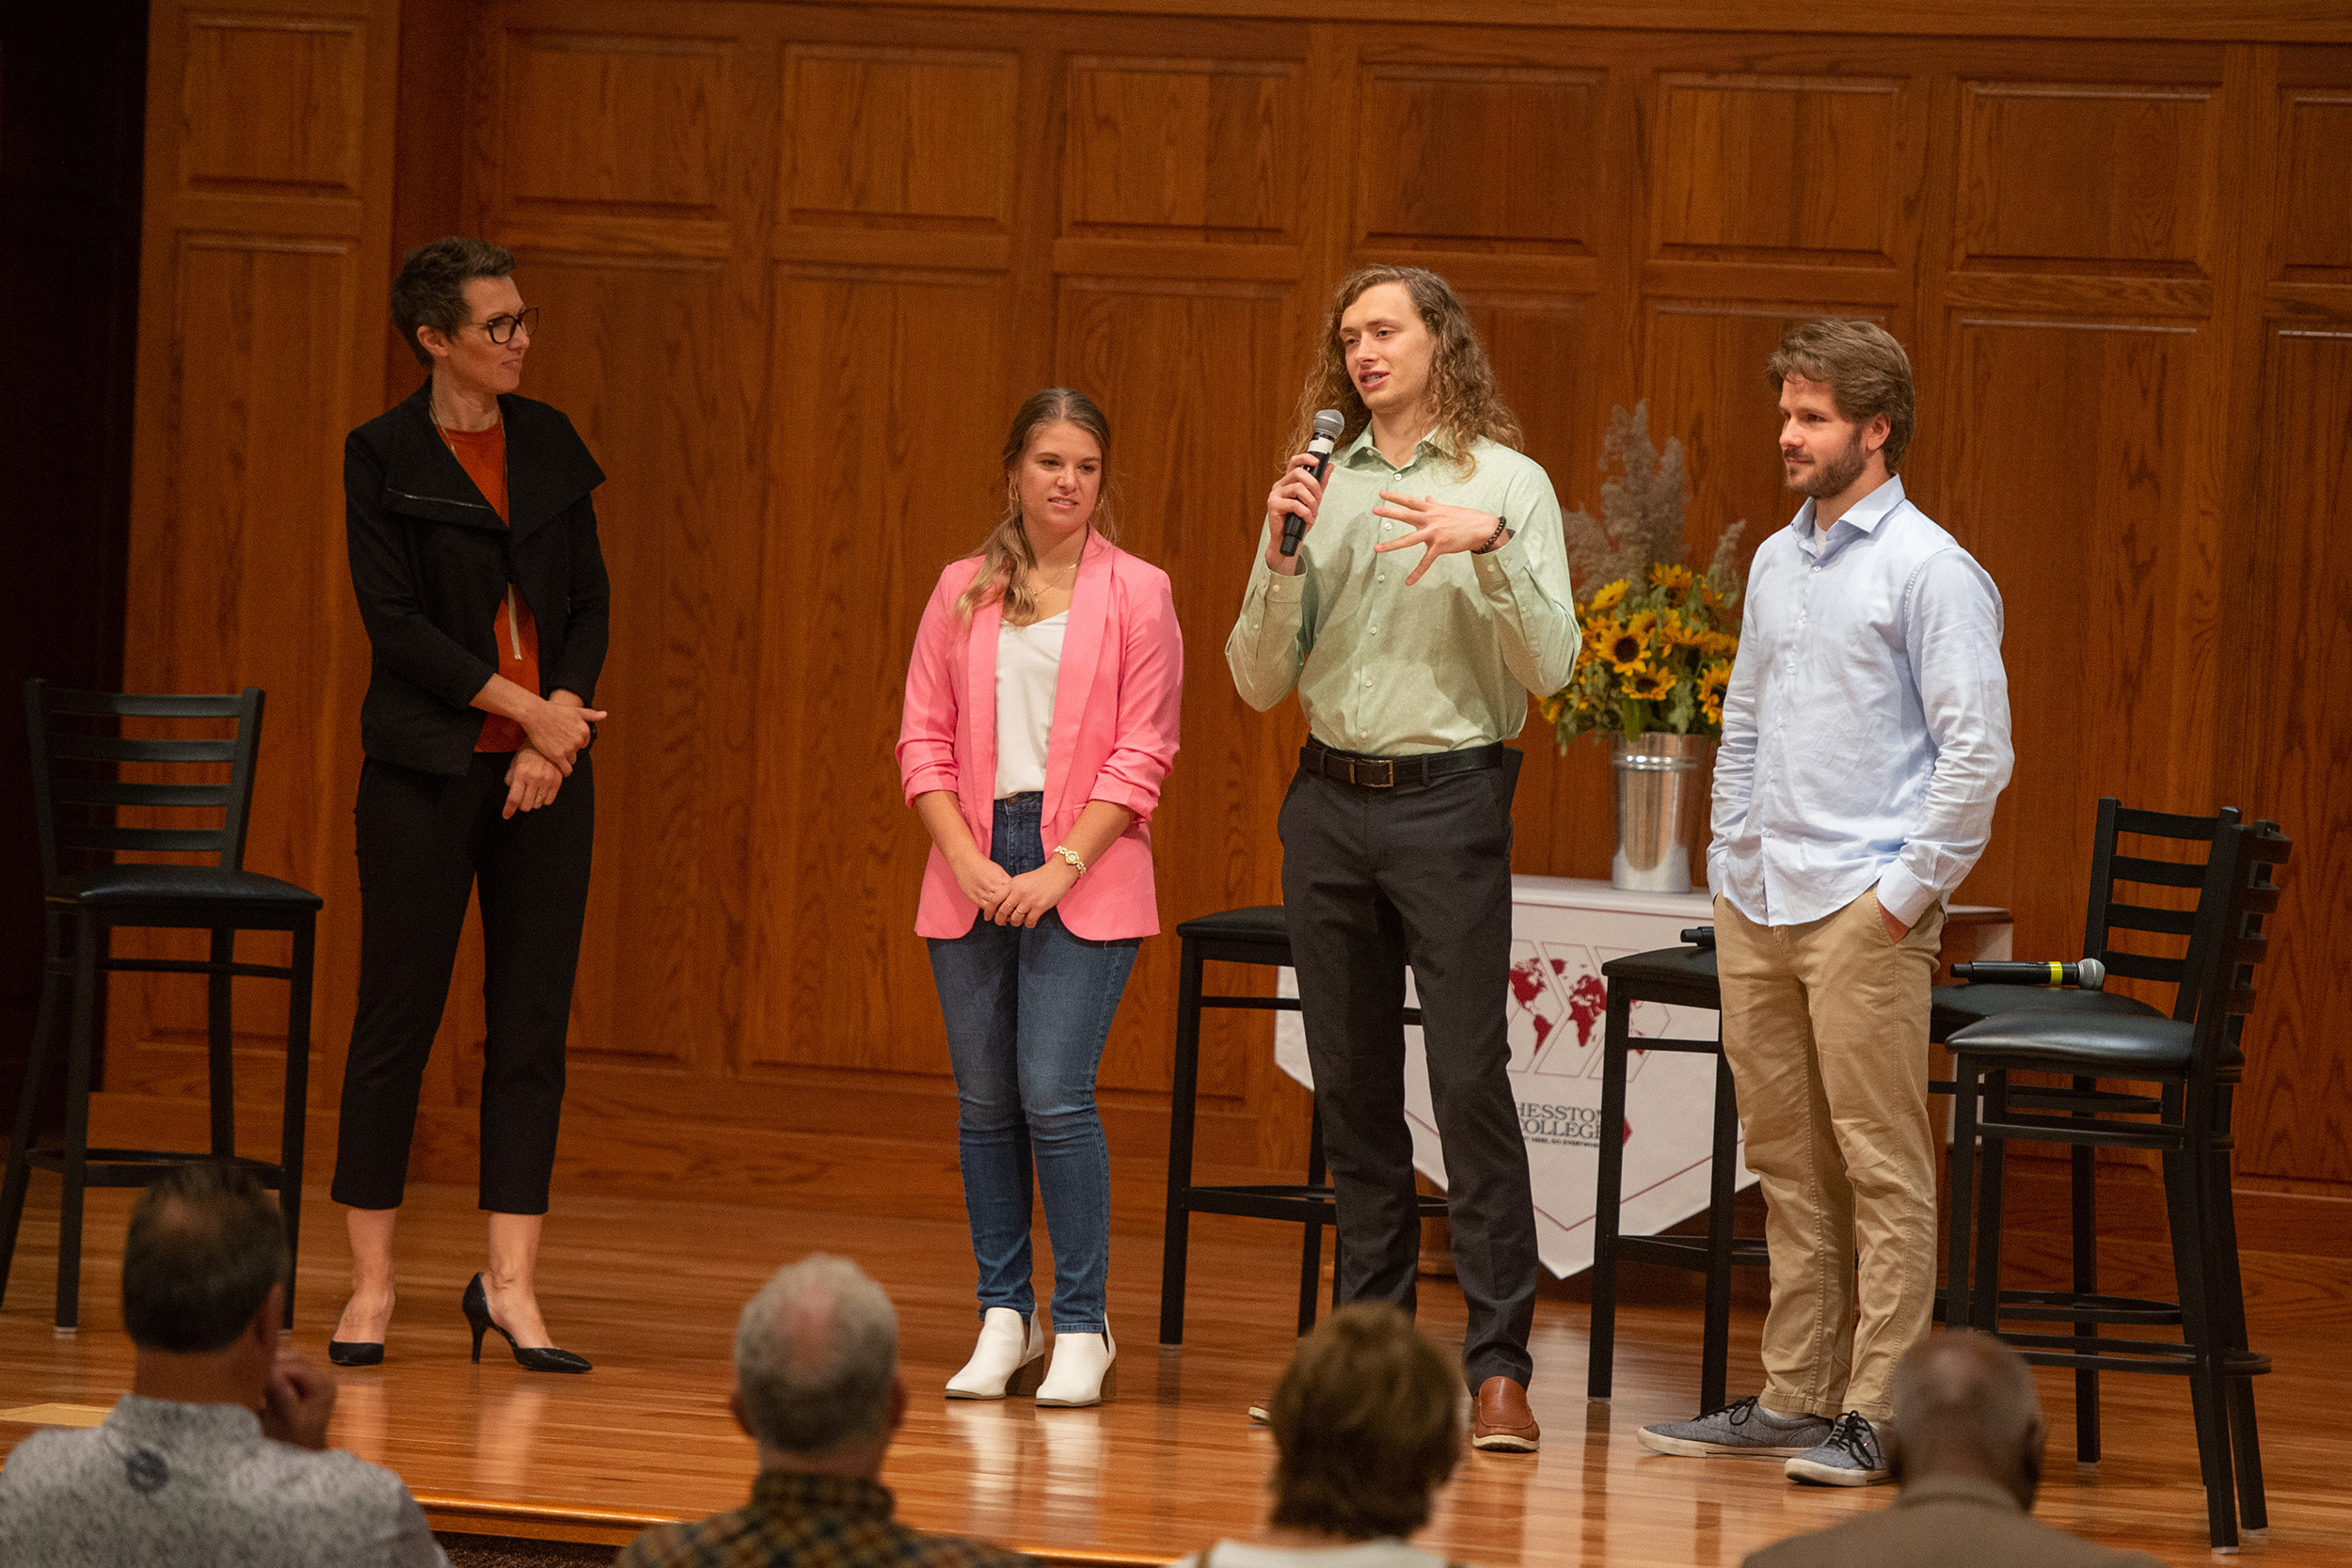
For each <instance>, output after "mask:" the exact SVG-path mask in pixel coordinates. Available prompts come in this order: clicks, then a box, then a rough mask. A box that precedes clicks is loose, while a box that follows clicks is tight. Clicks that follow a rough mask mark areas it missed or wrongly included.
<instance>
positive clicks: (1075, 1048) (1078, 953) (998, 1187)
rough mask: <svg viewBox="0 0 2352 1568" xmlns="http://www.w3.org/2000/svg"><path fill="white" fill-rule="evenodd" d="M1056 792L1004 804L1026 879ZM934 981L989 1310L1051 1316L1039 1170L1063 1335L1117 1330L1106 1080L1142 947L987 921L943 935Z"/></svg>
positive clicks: (1047, 925) (999, 836) (934, 951)
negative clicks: (1038, 1219) (1115, 1030)
mask: <svg viewBox="0 0 2352 1568" xmlns="http://www.w3.org/2000/svg"><path fill="white" fill-rule="evenodd" d="M1043 803H1044V802H1043V797H1041V796H1038V795H1015V796H1011V797H1009V798H1008V799H1006V800H999V801H997V802H996V826H995V833H994V844H995V849H994V853H993V855H992V856H991V857H990V858H991V859H993V860H994V861H995V863H997V864H998V865H1000V866H1002V867H1004V869H1005V870H1006V871H1007V872H1009V874H1011V875H1013V876H1015V877H1018V876H1020V875H1021V874H1023V873H1024V872H1027V871H1034V870H1036V869H1037V868H1038V867H1039V866H1041V865H1042V864H1043V863H1045V844H1044V841H1043V839H1042V838H1041V837H1040V836H1039V835H1040V833H1041V832H1042V826H1041V814H1042V810H1043ZM930 946H931V977H932V978H933V979H934V980H935V981H937V982H938V985H939V1010H940V1012H941V1013H942V1014H943V1015H944V1016H945V1018H946V1022H947V1053H948V1055H949V1057H950V1058H951V1059H952V1060H953V1061H954V1063H955V1069H956V1100H957V1102H958V1104H959V1105H960V1106H961V1114H960V1116H959V1117H958V1118H957V1121H956V1143H957V1148H958V1151H959V1153H960V1154H961V1158H962V1163H963V1206H964V1211H965V1212H966V1213H968V1214H969V1215H970V1216H971V1220H972V1255H973V1258H974V1259H976V1260H977V1262H978V1264H979V1269H980V1310H981V1311H982V1312H983V1313H985V1312H987V1311H988V1309H989V1308H990V1307H1010V1308H1012V1309H1013V1310H1014V1311H1016V1312H1018V1313H1020V1314H1021V1315H1022V1316H1023V1317H1024V1318H1026V1317H1028V1316H1029V1315H1030V1314H1031V1313H1033V1312H1035V1311H1036V1310H1037V1296H1036V1293H1035V1291H1033V1290H1032V1289H1031V1287H1030V1283H1029V1276H1030V1274H1031V1272H1032V1267H1033V1265H1032V1264H1031V1261H1030V1257H1029V1170H1030V1163H1031V1160H1032V1157H1034V1159H1035V1162H1036V1169H1037V1185H1038V1188H1039V1190H1040V1191H1041V1193H1042V1194H1043V1196H1044V1198H1045V1225H1046V1228H1047V1230H1048V1232H1049V1233H1050V1234H1051V1235H1052V1237H1053V1241H1054V1327H1055V1329H1056V1330H1057V1332H1059V1333H1063V1334H1100V1333H1102V1332H1103V1296H1104V1284H1105V1281H1106V1280H1107V1279H1108V1278H1109V1275H1110V1253H1111V1157H1110V1147H1109V1146H1108V1145H1107V1144H1105V1143H1104V1141H1103V1118H1102V1117H1100V1116H1099V1115H1097V1114H1096V1112H1095V1109H1094V1073H1095V1069H1097V1068H1098V1067H1100V1066H1101V1065H1102V1062H1103V1041H1104V1039H1105V1038H1106V1037H1108V1036H1109V1034H1110V1030H1111V1016H1112V1015H1113V1014H1114V1013H1116V1012H1118V1011H1119V996H1120V992H1121V991H1123V990H1126V988H1127V972H1128V971H1129V970H1130V969H1132V968H1134V967H1135V961H1136V942H1132V941H1129V942H1088V941H1087V940H1086V939H1085V938H1083V937H1076V936H1073V935H1071V933H1070V930H1069V928H1068V927H1065V926H1063V925H1062V923H1061V916H1060V914H1059V913H1057V912H1055V911H1047V913H1046V914H1045V916H1044V917H1043V918H1042V919H1041V920H1040V921H1039V922H1038V923H1037V925H1036V927H1034V928H1032V929H1024V928H1023V927H1018V926H996V925H993V924H991V923H990V922H989V921H988V920H987V919H986V918H985V917H982V918H980V919H977V920H975V921H974V922H973V923H972V929H971V930H970V931H968V932H966V933H965V934H964V935H962V936H960V937H952V938H951V937H933V938H932V939H931V942H930Z"/></svg>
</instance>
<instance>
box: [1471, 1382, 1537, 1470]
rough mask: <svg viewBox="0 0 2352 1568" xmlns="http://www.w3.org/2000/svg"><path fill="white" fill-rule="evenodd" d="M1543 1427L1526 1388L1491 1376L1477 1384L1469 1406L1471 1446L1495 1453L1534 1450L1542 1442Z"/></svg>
mask: <svg viewBox="0 0 2352 1568" xmlns="http://www.w3.org/2000/svg"><path fill="white" fill-rule="evenodd" d="M1543 1438H1544V1429H1543V1428H1541V1427H1539V1426H1537V1425H1536V1424H1535V1413H1534V1411H1532V1410H1530V1409H1528V1408H1527V1390H1526V1389H1524V1388H1522V1387H1520V1386H1518V1384H1516V1383H1514V1382H1512V1381H1511V1380H1510V1379H1509V1378H1507V1377H1490V1378H1488V1379H1487V1380H1486V1382H1484V1383H1482V1384H1480V1385H1479V1386H1478V1400H1477V1402H1476V1403H1475V1404H1473V1405H1472V1406H1471V1408H1470V1447H1471V1448H1473V1449H1487V1450H1488V1451H1490V1452H1494V1453H1534V1451H1535V1449H1536V1448H1537V1447H1538V1446H1539V1445H1540V1444H1541V1443H1542V1442H1543Z"/></svg>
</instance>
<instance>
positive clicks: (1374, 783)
mask: <svg viewBox="0 0 2352 1568" xmlns="http://www.w3.org/2000/svg"><path fill="white" fill-rule="evenodd" d="M1375 767H1376V768H1381V769H1383V770H1384V771H1385V772H1386V773H1387V775H1388V776H1387V777H1386V778H1379V779H1368V778H1365V777H1364V776H1363V775H1362V774H1361V773H1360V772H1359V771H1358V770H1359V768H1375ZM1347 782H1348V783H1349V784H1361V785H1363V786H1364V787H1365V788H1366V789H1394V788H1395V787H1396V759H1395V758H1393V757H1350V758H1348V759H1347Z"/></svg>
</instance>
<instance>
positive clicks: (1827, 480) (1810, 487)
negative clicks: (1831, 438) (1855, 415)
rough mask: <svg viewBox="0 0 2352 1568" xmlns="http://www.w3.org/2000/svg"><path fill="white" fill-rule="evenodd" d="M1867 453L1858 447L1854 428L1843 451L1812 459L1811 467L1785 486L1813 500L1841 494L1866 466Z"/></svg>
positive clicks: (1858, 434) (1859, 439) (1859, 437)
mask: <svg viewBox="0 0 2352 1568" xmlns="http://www.w3.org/2000/svg"><path fill="white" fill-rule="evenodd" d="M1869 462H1870V454H1869V453H1867V452H1866V451H1863V450H1862V431H1861V429H1860V428H1859V427H1856V429H1855V430H1854V433H1853V434H1852V435H1851V436H1848V437H1847V438H1846V450H1845V451H1841V452H1839V453H1838V454H1837V455H1836V457H1833V458H1829V459H1827V460H1826V461H1816V462H1815V463H1814V465H1813V467H1812V468H1811V469H1810V470H1809V471H1808V472H1807V473H1804V474H1801V475H1799V476H1798V477H1797V478H1795V479H1792V480H1790V481H1789V482H1788V488H1789V489H1791V490H1794V491H1796V492H1797V493H1798V494H1799V495H1801V496H1809V497H1811V498H1812V499H1815V500H1827V499H1829V498H1830V497H1832V496H1838V495H1843V494H1845V491H1846V487H1847V486H1848V485H1850V484H1851V483H1853V482H1854V481H1855V480H1857V479H1860V478H1861V477H1862V470H1863V469H1864V468H1866V467H1868V466H1869Z"/></svg>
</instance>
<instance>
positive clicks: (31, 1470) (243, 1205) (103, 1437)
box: [0, 1163, 447, 1568]
mask: <svg viewBox="0 0 2352 1568" xmlns="http://www.w3.org/2000/svg"><path fill="white" fill-rule="evenodd" d="M291 1261H292V1259H291V1258H290V1256H289V1254H288V1252H287V1248H286V1231H285V1227H284V1225H283V1223H282V1222H281V1221H280V1220H279V1218H278V1208H277V1206H276V1205H275V1204H273V1203H272V1202H271V1201H270V1199H269V1196H268V1195H267V1194H266V1193H264V1192H263V1191H262V1187H261V1185H260V1183H259V1182H257V1181H256V1180H254V1178H253V1177H252V1176H251V1174H249V1173H248V1172H246V1171H243V1170H240V1169H237V1168H235V1167H232V1166H227V1165H218V1164H210V1163H206V1164H186V1165H182V1166H179V1167H177V1168H176V1169H174V1170H172V1171H170V1172H169V1173H167V1175H165V1176H164V1177H163V1178H162V1179H161V1180H157V1181H156V1182H154V1183H153V1184H152V1185H151V1186H150V1187H149V1188H148V1189H147V1191H146V1192H144V1193H142V1194H141V1195H140V1196H139V1200H138V1204H137V1207H135V1209H133V1210H132V1211H131V1235H130V1240H129V1242H128V1243H127V1244H126V1245H125V1246H124V1248H123V1254H122V1323H123V1326H124V1327H125V1328H127V1329H128V1330H130V1334H131V1341H132V1343H133V1344H135V1345H136V1346H137V1347H138V1361H137V1368H136V1370H135V1372H134V1373H133V1376H132V1385H131V1392H130V1393H127V1394H125V1395H123V1396H122V1398H121V1400H120V1401H119V1402H117V1403H116V1405H115V1407H114V1411H113V1413H112V1414H111V1415H109V1416H108V1417H107V1418H106V1419H105V1422H104V1423H103V1425H100V1426H97V1427H93V1428H91V1429H90V1430H88V1431H87V1432H42V1433H35V1434H34V1435H33V1436H32V1437H30V1438H27V1439H26V1440H25V1441H24V1444H23V1445H22V1446H21V1447H19V1448H18V1449H17V1450H16V1451H15V1452H14V1453H12V1454H10V1455H9V1456H8V1468H7V1469H5V1470H0V1562H6V1563H7V1564H8V1568H52V1565H55V1568H65V1565H67V1564H73V1565H77V1568H78V1565H80V1564H86V1563H96V1562H103V1563H107V1564H109V1565H111V1568H181V1565H183V1564H199V1563H218V1562H235V1563H239V1564H241V1565H245V1568H279V1565H281V1564H282V1565H284V1568H294V1565H296V1564H302V1565H306V1568H307V1565H310V1564H314V1563H322V1562H327V1563H333V1564H335V1565H336V1568H376V1565H378V1564H382V1565H384V1568H447V1560H445V1559H444V1558H443V1557H442V1555H441V1548H440V1547H439V1546H438V1545H437V1544H435V1543H434V1540H433V1533H432V1531H431V1530H430V1529H429V1528H426V1525H425V1520H424V1513H423V1511H422V1510H421V1509H420V1508H418V1506H417V1500H416V1499H415V1498H414V1497H410V1496H409V1495H408V1489H407V1488H406V1487H405V1486H403V1485H402V1484H401V1481H400V1478H399V1477H398V1476H396V1475H393V1474H392V1473H391V1472H390V1471H389V1470H385V1469H379V1468H378V1467H377V1466H375V1465H370V1464H368V1463H367V1462H366V1461H365V1460H362V1459H359V1458H358V1457H356V1456H355V1455H352V1454H348V1453H342V1452H336V1451H330V1450H329V1449H327V1447H326V1420H327V1417H328V1416H329V1415H330V1414H331V1413H332V1412H333V1410H334V1408H335V1386H334V1384H332V1383H331V1382H329V1381H327V1379H326V1377H324V1376H323V1375H321V1374H320V1372H319V1371H318V1370H317V1369H315V1368H313V1367H312V1366H311V1365H310V1362H309V1361H308V1360H306V1359H304V1358H303V1356H302V1355H301V1354H298V1353H297V1352H295V1351H294V1350H293V1349H292V1348H291V1347H288V1346H282V1345H280V1344H279V1343H278V1323H280V1322H281V1321H282V1320H283V1319H284V1317H285V1315H286V1276H287V1272H288V1268H289V1265H290V1263H291Z"/></svg>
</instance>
